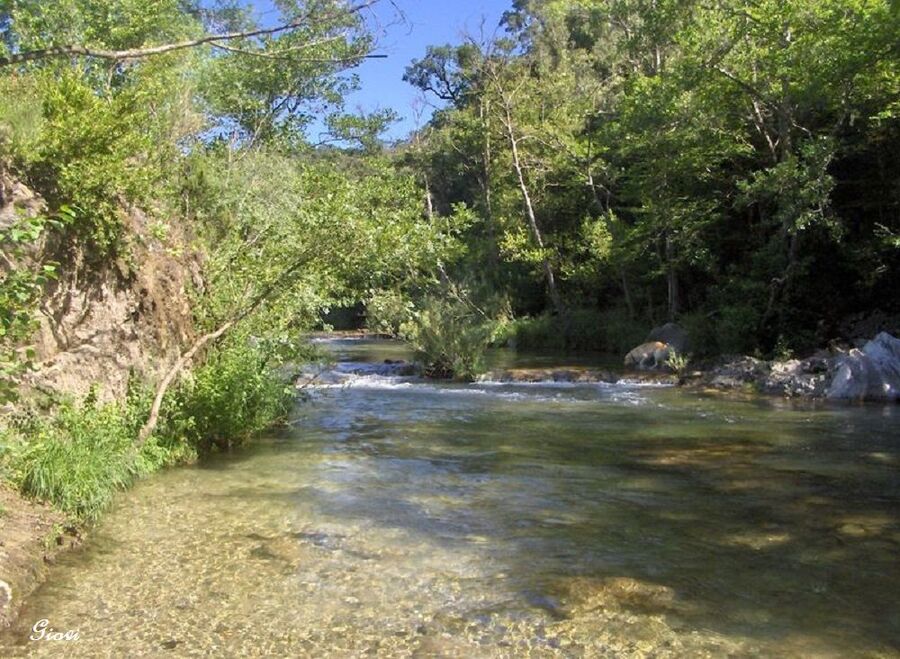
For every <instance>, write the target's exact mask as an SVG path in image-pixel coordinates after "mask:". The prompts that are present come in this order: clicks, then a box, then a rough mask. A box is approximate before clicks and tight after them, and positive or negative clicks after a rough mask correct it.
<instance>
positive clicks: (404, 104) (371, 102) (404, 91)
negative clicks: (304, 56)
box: [253, 0, 512, 139]
mask: <svg viewBox="0 0 900 659" xmlns="http://www.w3.org/2000/svg"><path fill="white" fill-rule="evenodd" d="M511 4H512V3H511V0H393V5H394V6H392V4H391V0H381V2H379V3H378V5H376V6H375V8H374V10H373V13H372V14H370V15H369V18H370V19H372V20H371V23H372V24H373V25H376V26H377V27H376V29H377V31H378V32H379V34H378V42H379V46H378V49H377V50H376V52H377V53H380V54H385V55H387V56H388V57H387V59H373V60H368V61H366V62H363V64H362V65H361V66H360V67H359V68H357V69H356V70H355V72H356V73H357V74H358V75H359V77H360V82H361V85H362V88H361V89H360V91H358V92H357V93H355V94H353V95H352V96H351V97H350V98H349V99H348V103H347V109H348V110H349V111H355V110H356V109H357V108H361V109H363V110H365V111H371V110H375V109H377V108H391V109H393V110H395V111H396V112H397V113H398V114H399V115H400V116H401V117H403V119H402V121H401V122H400V123H399V124H397V125H395V126H394V127H393V128H392V129H391V131H390V132H389V133H388V135H387V136H386V137H387V138H388V139H398V138H402V137H405V136H406V135H408V134H409V132H410V131H411V130H412V129H413V128H414V127H415V123H414V112H413V104H414V102H415V99H416V97H417V96H419V95H420V94H419V93H418V91H417V90H416V89H414V88H413V87H412V86H410V85H408V84H407V83H405V82H403V72H404V70H405V69H406V67H407V65H408V64H409V63H410V61H412V60H413V59H417V58H421V57H422V56H423V55H424V54H425V49H426V47H427V46H429V45H441V44H444V43H459V42H460V41H461V40H462V37H461V35H462V34H463V32H464V31H466V30H467V31H468V32H470V33H472V34H475V35H477V34H478V33H479V32H480V30H481V25H482V19H484V29H485V31H486V32H487V33H488V34H492V33H493V32H494V30H495V28H496V27H497V24H498V23H499V21H500V17H501V16H502V15H503V12H505V11H506V10H508V9H509V8H510V5H511ZM253 5H254V7H255V8H256V9H257V11H259V12H261V13H263V12H268V11H270V10H271V0H254V2H253ZM395 6H396V7H397V8H399V9H400V11H401V12H402V13H403V15H404V16H405V22H399V23H398V14H397V9H395ZM430 101H431V102H432V103H433V102H435V99H434V98H432V99H430ZM425 115H426V116H425V117H424V119H427V117H428V116H429V115H430V108H426V112H425Z"/></svg>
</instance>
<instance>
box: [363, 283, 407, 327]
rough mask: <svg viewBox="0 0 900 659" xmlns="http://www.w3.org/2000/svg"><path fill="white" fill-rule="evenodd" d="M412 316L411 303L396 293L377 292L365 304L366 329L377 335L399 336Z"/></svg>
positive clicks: (405, 297)
mask: <svg viewBox="0 0 900 659" xmlns="http://www.w3.org/2000/svg"><path fill="white" fill-rule="evenodd" d="M412 316H413V304H412V301H411V300H410V299H409V298H408V297H407V296H405V295H403V294H402V293H400V292H398V291H377V292H375V293H373V294H372V295H371V297H370V298H369V300H368V302H367V303H366V327H368V328H369V330H371V331H372V332H376V333H378V334H388V335H390V336H400V333H401V331H402V328H403V326H404V325H406V324H407V323H409V322H410V320H412Z"/></svg>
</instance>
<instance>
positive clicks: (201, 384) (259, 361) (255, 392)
mask: <svg viewBox="0 0 900 659" xmlns="http://www.w3.org/2000/svg"><path fill="white" fill-rule="evenodd" d="M276 357H278V348H277V347H276V346H274V345H263V344H260V343H259V342H257V341H252V340H248V339H247V338H246V337H242V338H234V339H232V340H231V341H230V342H229V343H227V344H225V345H223V346H221V347H218V348H216V349H214V351H213V352H212V354H210V355H209V356H208V357H207V358H206V360H205V361H204V363H203V365H202V366H200V367H199V368H197V369H195V370H194V371H193V372H192V373H191V374H190V376H189V377H187V378H185V379H184V380H183V381H182V382H181V383H180V385H179V386H178V388H177V390H176V391H175V392H173V394H172V395H171V396H170V397H169V398H168V400H167V403H166V407H165V409H164V411H163V415H164V421H163V423H162V424H161V425H160V427H159V429H158V430H157V432H156V436H157V441H158V442H160V443H161V444H163V445H164V446H178V445H185V446H190V447H192V448H194V449H196V450H198V451H200V452H207V451H209V450H211V449H213V448H219V449H224V448H229V447H232V446H235V445H237V444H240V443H241V442H243V441H244V440H246V439H248V438H249V437H252V436H253V435H255V434H257V433H259V432H260V431H262V430H264V429H265V428H267V427H269V426H271V425H272V424H273V423H274V422H277V421H279V420H284V419H285V418H286V416H287V413H288V411H289V410H290V406H291V404H292V402H293V400H294V390H293V388H292V387H291V386H290V384H289V382H288V381H287V379H286V378H285V377H284V376H283V375H279V373H278V372H277V371H276V370H274V369H273V365H274V363H275V360H276Z"/></svg>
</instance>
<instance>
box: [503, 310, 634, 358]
mask: <svg viewBox="0 0 900 659" xmlns="http://www.w3.org/2000/svg"><path fill="white" fill-rule="evenodd" d="M646 333H647V328H646V325H645V324H644V323H642V322H640V321H637V320H634V319H632V318H631V317H630V316H629V315H628V314H627V312H625V311H623V310H619V309H610V310H607V311H597V310H595V309H573V310H572V311H570V312H569V315H568V318H567V319H566V320H563V319H561V318H559V317H558V316H551V315H549V314H544V315H541V316H536V317H533V318H518V319H516V320H514V321H512V322H510V323H509V324H508V325H507V326H506V327H505V328H504V331H503V332H502V333H501V334H500V335H499V339H500V340H499V342H498V343H500V344H502V343H505V344H507V345H509V346H510V347H512V348H515V349H517V350H573V351H594V352H608V353H616V354H618V353H621V354H624V353H626V352H628V351H629V350H631V349H632V348H633V347H634V346H636V345H638V344H639V343H641V342H642V341H643V339H644V336H645V335H646Z"/></svg>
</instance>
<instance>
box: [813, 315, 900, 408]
mask: <svg viewBox="0 0 900 659" xmlns="http://www.w3.org/2000/svg"><path fill="white" fill-rule="evenodd" d="M827 395H828V398H832V399H839V400H866V401H883V402H894V401H898V400H900V339H897V338H896V337H893V336H891V335H890V334H888V333H887V332H882V333H880V334H879V335H878V336H876V337H875V338H874V339H872V340H871V341H869V342H868V343H866V345H865V346H864V347H863V349H862V350H858V349H854V350H851V351H850V352H849V353H848V354H846V355H844V356H842V357H840V358H839V360H838V365H837V373H836V374H835V376H834V379H833V380H832V382H831V386H830V387H829V389H828V394H827Z"/></svg>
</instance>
